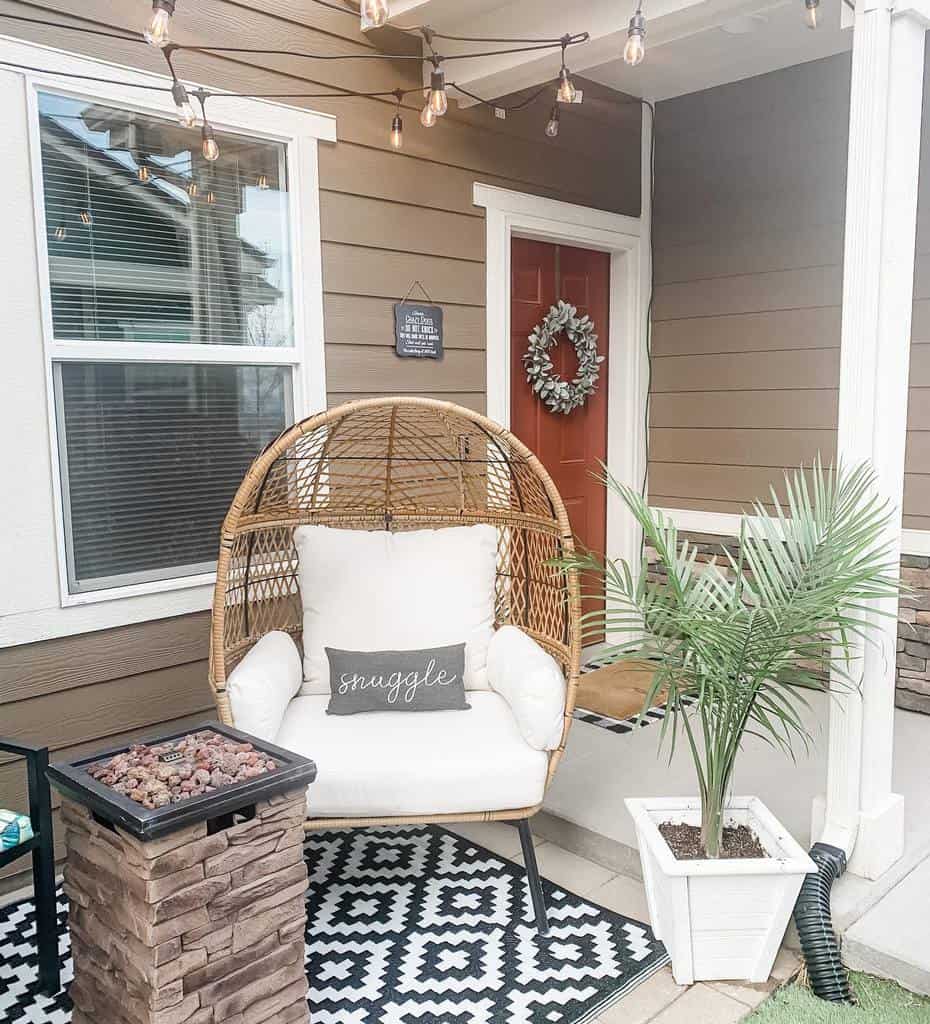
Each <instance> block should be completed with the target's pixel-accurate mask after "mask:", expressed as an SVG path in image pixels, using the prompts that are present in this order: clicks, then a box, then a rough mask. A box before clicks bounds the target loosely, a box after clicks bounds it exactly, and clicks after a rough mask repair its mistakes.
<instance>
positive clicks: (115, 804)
mask: <svg viewBox="0 0 930 1024" xmlns="http://www.w3.org/2000/svg"><path fill="white" fill-rule="evenodd" d="M207 733H212V734H216V735H218V736H220V737H224V738H226V739H228V740H232V741H234V742H236V743H239V744H251V746H252V748H253V749H254V750H255V751H257V752H258V753H259V754H260V755H262V758H263V760H264V763H265V765H266V768H265V770H264V771H263V772H262V773H261V774H256V775H253V776H252V777H251V778H246V779H243V780H241V781H229V782H224V783H222V784H220V785H217V786H215V787H214V786H211V787H210V791H209V792H198V793H197V794H195V795H191V796H189V797H185V798H184V799H183V800H180V801H179V802H168V803H165V804H164V806H161V807H146V806H144V805H143V804H142V803H139V802H138V801H137V800H133V799H131V798H130V797H129V796H127V795H125V794H124V793H121V792H119V791H118V790H116V789H114V788H113V787H112V785H108V784H107V783H106V782H104V781H101V779H100V778H94V776H93V775H92V774H91V772H92V771H94V772H95V773H96V774H98V775H99V774H101V773H100V767H101V766H102V765H103V764H104V763H106V762H107V761H109V760H111V759H112V758H114V757H117V756H118V755H121V754H125V753H127V752H129V751H130V750H131V749H132V748H133V747H135V746H137V745H136V744H132V745H128V744H127V745H126V746H122V747H115V748H114V749H112V750H105V751H102V752H100V753H97V754H92V755H91V756H89V757H83V758H79V759H78V760H76V761H69V762H62V763H59V764H53V765H50V766H49V768H48V777H49V780H50V781H51V783H52V785H54V786H55V788H56V789H58V790H60V791H61V792H62V793H63V794H64V795H65V796H67V797H68V798H69V799H71V800H74V801H75V802H76V803H80V804H83V805H84V806H85V807H88V808H89V809H90V810H91V811H93V812H94V813H95V814H96V815H97V816H98V817H100V818H102V819H103V820H104V821H107V822H110V823H111V824H114V825H119V826H120V828H123V829H125V830H126V831H127V832H129V834H130V835H133V836H135V837H136V838H138V839H142V840H147V839H157V838H159V837H160V836H164V835H167V834H168V833H169V832H174V831H176V830H177V829H179V828H184V827H185V826H187V825H193V824H195V823H196V822H198V821H209V820H212V819H214V818H219V817H221V816H223V815H225V814H231V813H232V812H234V811H242V810H243V809H246V808H248V807H250V806H251V805H252V804H255V803H256V802H258V801H260V800H267V799H268V798H269V797H271V796H275V795H276V794H278V793H282V792H285V791H286V790H289V789H294V788H296V787H297V786H301V785H304V786H306V785H309V784H310V783H311V782H313V780H314V778H316V765H315V764H314V763H313V761H311V760H310V759H309V758H307V757H303V756H301V755H300V754H295V753H294V752H293V751H290V750H284V749H283V748H282V747H276V746H275V745H274V744H272V743H266V742H264V741H263V740H259V739H256V737H254V736H250V735H249V734H248V733H244V732H240V731H239V730H238V729H233V728H231V727H230V726H228V725H221V724H220V723H219V722H209V723H206V724H205V725H202V726H200V727H199V728H197V729H192V730H191V729H188V730H185V731H184V732H178V733H170V734H166V735H163V736H158V737H156V738H154V739H149V740H146V741H144V745H145V746H146V747H156V748H157V747H161V748H164V750H165V752H164V753H163V754H162V758H161V760H162V763H164V764H166V765H171V764H173V763H174V762H175V760H176V754H175V753H174V751H173V750H172V749H171V748H172V747H173V746H174V745H175V744H176V743H177V741H179V740H183V739H185V738H186V737H189V736H192V735H193V736H196V735H198V734H200V735H205V734H207ZM272 763H273V764H274V768H270V767H267V766H270V765H271V764H272Z"/></svg>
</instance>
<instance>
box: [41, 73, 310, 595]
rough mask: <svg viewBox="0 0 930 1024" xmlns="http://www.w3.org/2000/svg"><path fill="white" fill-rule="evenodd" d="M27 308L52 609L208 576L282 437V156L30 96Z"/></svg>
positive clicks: (240, 140)
mask: <svg viewBox="0 0 930 1024" xmlns="http://www.w3.org/2000/svg"><path fill="white" fill-rule="evenodd" d="M37 109H38V122H39V123H38V141H39V149H40V157H41V194H40V196H39V203H40V205H41V208H42V211H43V214H44V228H45V232H44V233H45V252H46V254H47V266H46V268H45V271H46V273H45V290H46V295H45V302H46V317H47V320H48V323H47V327H46V330H47V333H48V334H49V335H50V337H49V339H48V341H49V343H48V344H47V346H46V348H47V353H48V359H49V360H50V363H49V369H50V381H51V388H50V390H51V399H52V402H53V405H54V424H53V427H54V430H53V434H54V437H55V444H56V445H57V457H58V464H59V465H58V469H59V480H60V488H59V491H60V501H61V510H60V511H61V516H60V519H61V523H62V527H63V534H64V537H63V540H64V545H63V546H64V555H65V560H66V562H67V587H68V592H69V593H71V594H81V593H87V592H92V591H101V590H109V589H111V588H118V587H123V586H129V585H133V584H139V583H146V582H150V581H156V580H168V579H177V578H178V577H185V576H194V575H197V574H201V573H204V572H209V571H211V570H212V569H213V568H214V566H215V560H216V553H217V547H218V537H219V526H220V523H221V522H222V519H223V516H224V515H225V513H226V510H227V509H228V507H229V503H230V501H231V499H232V496H233V494H234V493H235V490H236V488H237V486H238V485H239V482H240V481H241V479H242V477H243V475H244V473H245V471H246V469H247V468H248V466H249V464H250V462H251V461H252V459H253V458H254V457H255V456H256V455H257V454H258V452H260V451H261V449H262V448H263V447H264V446H265V445H266V444H267V443H268V442H269V441H270V440H271V439H272V438H274V437H275V436H276V435H277V434H278V433H279V432H280V431H281V430H282V429H283V428H284V427H285V426H286V424H288V423H289V422H291V421H292V420H293V418H294V386H295V381H294V379H293V378H294V376H295V372H296V369H297V366H296V363H297V361H298V360H297V356H296V351H297V345H296V340H295V314H294V306H295V303H294V296H293V283H292V282H293V277H294V272H293V267H292V262H293V261H292V252H291V249H292V241H291V239H292V232H291V220H292V217H293V211H292V209H291V195H290V192H289V189H288V154H287V146H286V145H285V144H284V143H282V142H276V141H269V140H265V139H262V138H258V137H250V136H248V135H244V134H240V133H239V132H238V131H237V132H231V131H222V130H220V129H217V141H218V143H219V149H220V155H219V158H218V159H217V160H215V161H208V160H206V159H205V158H204V157H203V155H202V153H201V149H200V136H199V133H198V132H192V131H190V130H188V129H185V128H183V127H181V126H179V125H178V124H177V123H176V122H175V121H174V120H172V119H171V118H169V117H167V116H162V115H160V114H158V113H147V112H140V111H134V110H128V109H125V108H122V107H118V106H116V105H111V104H108V103H104V102H98V101H93V100H88V99H86V98H79V97H76V96H72V95H68V94H65V93H59V92H56V91H53V90H49V89H40V90H39V91H38V93H37Z"/></svg>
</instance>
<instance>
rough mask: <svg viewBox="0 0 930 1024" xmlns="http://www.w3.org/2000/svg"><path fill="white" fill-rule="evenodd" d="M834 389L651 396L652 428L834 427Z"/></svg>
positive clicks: (711, 392) (835, 415) (716, 391)
mask: <svg viewBox="0 0 930 1024" xmlns="http://www.w3.org/2000/svg"><path fill="white" fill-rule="evenodd" d="M837 397H838V396H837V391H836V389H835V388H830V389H824V390H810V389H806V390H805V389H798V390H790V391H777V390H775V391H752V392H748V391H719V390H716V389H711V390H706V391H681V392H669V393H667V394H654V395H652V398H651V399H650V413H651V415H650V421H651V423H652V426H653V429H657V428H661V427H689V428H699V427H719V428H727V427H729V428H766V427H767V428H772V429H777V428H780V427H784V426H785V425H786V424H788V425H789V426H791V427H794V428H799V429H802V430H833V429H835V427H836V417H837Z"/></svg>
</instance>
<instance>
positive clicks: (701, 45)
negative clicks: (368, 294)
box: [391, 0, 852, 106]
mask: <svg viewBox="0 0 930 1024" xmlns="http://www.w3.org/2000/svg"><path fill="white" fill-rule="evenodd" d="M842 4H843V0H821V14H822V18H821V25H820V27H819V28H818V29H817V30H816V31H811V30H810V29H808V28H807V27H806V25H805V23H804V18H803V4H802V0H778V2H775V3H773V2H772V0H646V2H645V3H644V5H643V7H644V12H645V14H646V18H647V39H646V45H647V55H646V60H645V61H644V63H643V64H642V65H641V66H640V67H638V68H631V67H628V66H627V65H626V64H624V63H623V60H622V59H621V52H622V49H623V44H624V42H625V40H626V29H627V21H628V18H629V16H630V14H631V13H632V8H633V0H628V2H627V3H623V2H620V3H618V2H617V0H581V2H576V3H573V4H571V5H566V4H565V3H564V0H471V2H469V3H468V4H461V3H459V2H456V0H393V2H392V5H391V9H392V17H391V23H392V24H393V25H395V26H397V27H407V26H413V25H423V24H428V25H430V26H432V27H433V28H435V29H437V30H440V31H444V32H448V33H451V34H454V35H472V36H497V37H508V36H509V37H513V36H519V37H525V38H538V37H554V36H559V35H561V34H562V33H564V32H566V31H572V32H580V31H587V32H589V33H590V34H591V39H590V41H589V42H587V43H585V44H583V45H579V46H575V47H572V48H571V50H570V53H569V66H570V68H571V70H572V71H573V72H575V73H578V74H583V75H584V77H586V78H588V79H592V80H594V81H597V82H600V83H602V84H603V85H606V86H609V87H611V88H613V89H617V90H619V91H620V92H624V93H627V94H630V95H634V96H644V97H648V98H650V99H653V100H661V99H668V98H669V97H672V96H679V95H682V94H684V93H690V92H697V91H699V90H701V89H707V88H710V87H712V86H715V85H722V84H724V83H726V82H733V81H738V80H740V79H743V78H748V77H751V76H753V75H759V74H764V73H765V72H768V71H774V70H776V69H778V68H782V67H788V66H790V65H793V64H801V63H805V62H807V61H811V60H818V59H820V58H822V57H828V56H832V55H833V54H836V53H840V52H842V51H845V50H848V49H850V48H851V45H852V33H851V31H848V30H846V29H843V28H841V27H840V12H841V9H842ZM437 48H440V49H441V52H442V53H443V54H444V55H446V56H448V57H453V56H454V55H455V54H456V53H462V52H467V51H468V50H472V51H473V50H474V49H475V45H474V44H472V43H456V42H452V41H446V40H443V41H442V42H441V44H438V46H437ZM558 70H559V54H558V52H557V51H556V52H555V53H552V52H549V51H546V52H544V53H543V54H542V55H540V54H538V53H520V54H507V55H504V56H497V57H489V58H484V59H480V60H472V61H467V62H463V63H461V64H458V65H456V63H454V62H452V63H450V64H449V65H448V66H447V75H446V77H447V80H449V81H456V82H459V83H460V84H461V85H463V86H464V87H465V88H466V89H468V90H469V91H470V92H473V93H476V94H478V95H480V96H484V97H487V98H494V97H501V96H505V95H508V94H511V93H513V92H516V91H518V90H521V89H526V88H530V87H532V86H535V85H539V84H541V83H543V82H545V81H547V80H548V79H551V78H554V77H555V76H556V75H557V74H558ZM458 98H459V104H460V106H469V105H471V102H472V101H471V100H469V99H468V98H467V97H464V96H460V97H458Z"/></svg>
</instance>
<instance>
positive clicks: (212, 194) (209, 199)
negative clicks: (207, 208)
mask: <svg viewBox="0 0 930 1024" xmlns="http://www.w3.org/2000/svg"><path fill="white" fill-rule="evenodd" d="M204 198H205V199H206V200H207V202H208V203H209V204H210V205H211V206H213V205H214V203H215V202H216V193H215V192H214V191H213V189H211V190H210V191H209V192H208V193H207V194H206V196H205V197H204Z"/></svg>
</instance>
